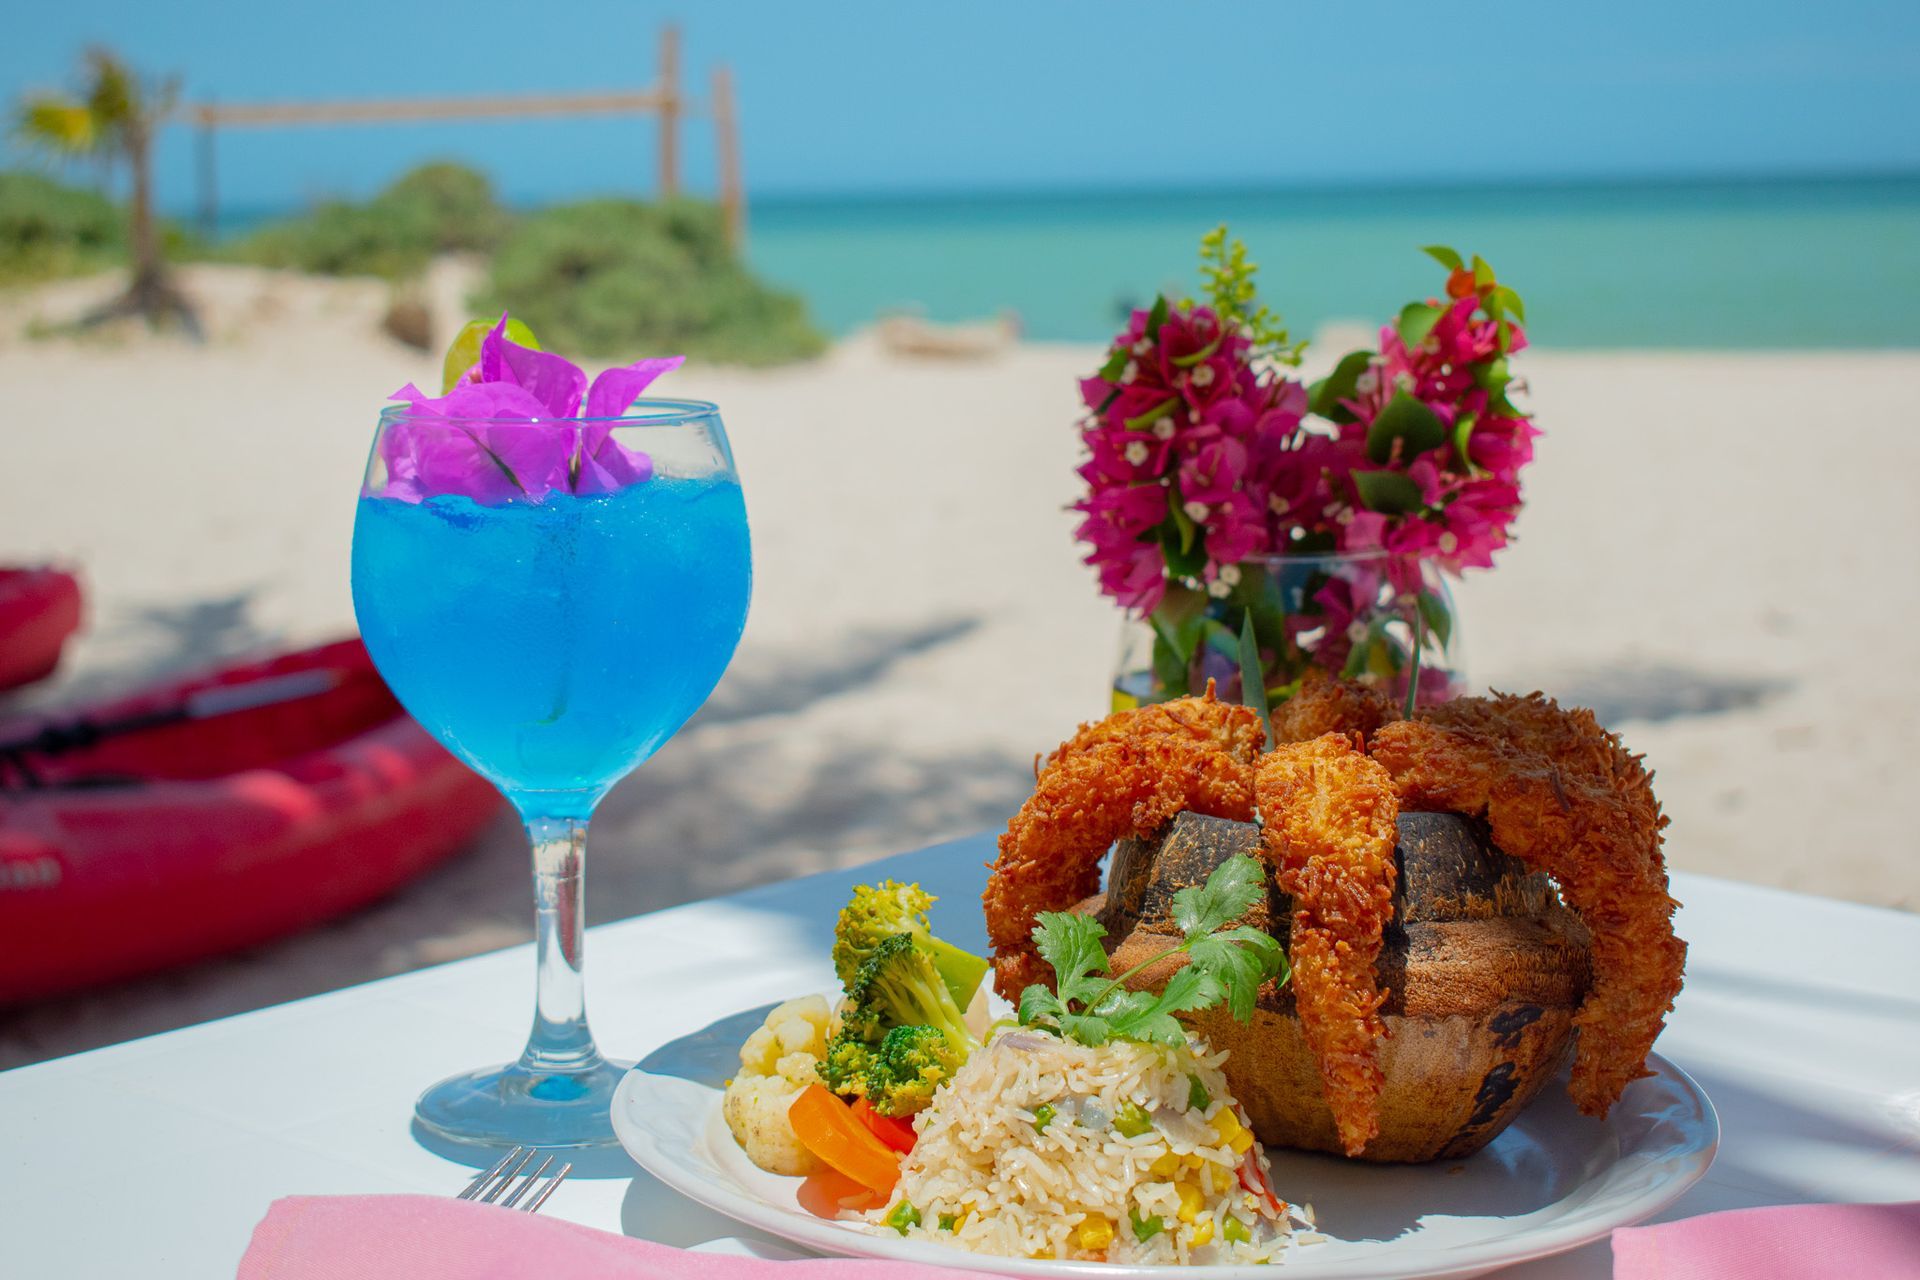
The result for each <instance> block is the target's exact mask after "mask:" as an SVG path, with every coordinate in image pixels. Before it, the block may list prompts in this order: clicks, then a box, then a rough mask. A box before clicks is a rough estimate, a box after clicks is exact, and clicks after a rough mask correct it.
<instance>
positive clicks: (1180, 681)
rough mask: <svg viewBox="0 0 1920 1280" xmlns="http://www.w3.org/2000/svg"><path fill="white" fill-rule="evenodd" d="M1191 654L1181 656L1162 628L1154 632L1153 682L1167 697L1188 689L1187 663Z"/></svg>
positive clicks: (1178, 694)
mask: <svg viewBox="0 0 1920 1280" xmlns="http://www.w3.org/2000/svg"><path fill="white" fill-rule="evenodd" d="M1190 661H1191V655H1189V656H1188V657H1185V658H1183V657H1181V656H1180V654H1179V653H1178V652H1177V651H1176V650H1175V649H1174V647H1173V645H1172V644H1170V643H1169V642H1168V641H1167V637H1166V635H1165V634H1164V633H1163V632H1162V631H1161V630H1160V628H1158V627H1155V628H1154V634H1153V683H1154V685H1155V686H1156V687H1157V688H1158V689H1160V690H1163V691H1164V694H1165V696H1166V697H1178V696H1180V695H1181V694H1184V693H1185V692H1186V691H1187V670H1188V667H1187V664H1188V662H1190Z"/></svg>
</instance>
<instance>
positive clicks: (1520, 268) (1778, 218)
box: [749, 175, 1920, 348]
mask: <svg viewBox="0 0 1920 1280" xmlns="http://www.w3.org/2000/svg"><path fill="white" fill-rule="evenodd" d="M750 219H751V226H750V230H749V253H750V255H751V257H752V259H753V262H754V265H755V266H756V267H757V268H758V269H760V270H761V271H762V272H764V273H765V274H766V275H768V276H770V277H772V278H773V279H775V280H777V281H779V282H781V283H782V284H785V285H787V286H789V287H791V288H794V289H797V290H798V291H799V292H800V293H801V294H802V295H803V296H805V297H806V299H807V300H808V302H809V304H810V305H811V306H812V307H813V309H814V313H815V315H816V316H817V317H818V318H819V320H820V321H821V322H822V323H823V324H824V325H825V326H826V327H828V328H829V329H831V330H832V331H834V332H836V333H844V332H846V331H847V330H848V329H851V328H854V327H857V326H859V325H862V324H865V323H867V322H869V321H871V320H872V319H873V317H874V316H875V314H876V313H878V312H880V311H882V310H884V309H889V308H904V309H917V310H919V311H921V312H923V313H924V314H926V315H928V316H931V317H932V318H934V319H938V320H961V319H974V318H979V317H983V316H989V315H992V314H994V313H996V312H999V311H1001V310H1002V309H1011V310H1013V311H1015V312H1016V313H1018V315H1019V317H1020V319H1021V321H1022V323H1023V325H1024V328H1025V332H1026V333H1027V335H1028V336H1030V337H1034V338H1040V339H1057V340H1079V341H1104V340H1105V339H1106V338H1108V337H1110V336H1111V335H1112V333H1113V331H1114V329H1115V328H1116V327H1117V324H1116V322H1117V318H1118V316H1119V314H1120V312H1121V311H1122V310H1123V309H1124V308H1125V307H1126V306H1128V305H1139V304H1143V303H1144V302H1146V301H1149V300H1151V298H1152V296H1153V294H1154V292H1155V291H1156V290H1159V289H1169V290H1172V291H1175V293H1176V296H1177V295H1178V294H1181V293H1184V292H1186V291H1189V290H1191V288H1192V287H1193V281H1194V269H1193V263H1194V252H1195V247H1196V245H1197V242H1198V240H1199V238H1200V235H1201V233H1202V232H1204V231H1205V230H1207V229H1208V228H1209V227H1211V226H1213V225H1214V224H1216V223H1218V222H1220V221H1223V220H1224V221H1227V222H1230V223H1231V224H1232V226H1233V229H1234V232H1235V233H1236V234H1237V235H1239V236H1240V237H1241V238H1243V239H1244V240H1246V242H1247V244H1248V247H1249V250H1250V251H1251V253H1252V255H1253V256H1254V258H1255V259H1257V260H1258V261H1259V262H1260V263H1261V265H1262V268H1263V269H1262V272H1261V277H1260V279H1261V283H1262V288H1263V291H1264V293H1265V295H1266V297H1267V299H1268V301H1269V302H1270V304H1271V305H1273V306H1275V307H1277V308H1278V309H1279V310H1280V311H1281V312H1282V313H1283V314H1284V315H1285V316H1286V318H1287V320H1288V322H1289V324H1290V325H1291V326H1292V327H1293V329H1294V331H1295V332H1296V334H1305V335H1310V334H1311V333H1312V332H1313V330H1314V329H1315V328H1316V327H1317V326H1319V325H1321V324H1323V323H1326V322H1328V321H1344V320H1366V321H1373V322H1378V321H1379V320H1381V319H1383V318H1385V317H1387V316H1389V315H1391V314H1392V313H1393V312H1394V311H1396V310H1397V309H1398V308H1399V306H1400V305H1401V304H1402V303H1403V302H1405V301H1407V300H1408V299H1410V298H1412V297H1414V296H1415V295H1424V294H1428V293H1432V292H1435V291H1437V290H1438V288H1439V286H1440V279H1441V277H1440V275H1439V274H1438V272H1437V269H1436V268H1434V267H1433V266H1432V265H1431V264H1430V263H1429V262H1428V260H1427V259H1426V258H1424V257H1423V256H1421V255H1420V254H1419V252H1418V248H1419V246H1421V245H1423V244H1432V243H1435V242H1440V243H1447V244H1452V245H1454V246H1455V247H1457V248H1459V249H1462V250H1464V251H1466V252H1469V253H1472V252H1478V253H1480V254H1483V255H1484V256H1485V257H1486V258H1487V259H1488V260H1489V261H1491V262H1492V263H1493V264H1494V266H1495V267H1496V268H1497V269H1498V270H1499V273H1500V276H1501V278H1502V279H1504V280H1507V281H1509V282H1510V283H1512V284H1513V285H1514V286H1515V287H1516V288H1517V289H1519V291H1520V292H1521V294H1522V295H1523V296H1524V297H1525V299H1526V303H1527V318H1528V321H1529V325H1528V328H1529V330H1530V332H1531V333H1532V335H1533V337H1534V340H1535V342H1537V343H1540V344H1544V345H1547V346H1552V347H1713V348H1786V347H1840V348H1846V347H1855V348H1858V347H1912V346H1920V304H1917V301H1916V300H1920V175H1915V176H1908V177H1892V178H1880V179H1846V180H1831V181H1825V180H1811V179H1806V180H1754V181H1716V182H1670V183H1614V184H1577V185H1561V186H1514V187H1507V188H1492V187H1460V188H1406V189H1387V188H1375V189H1368V190H1300V191H1239V192H1235V191H1225V190H1222V191H1192V192H1179V193H1159V194H1155V193H1131V194H1129V193H1105V194H1085V195H1023V194H1008V195H956V196H947V197H940V198H933V197H927V198H919V199H898V198H885V199H881V198H873V199H833V200H805V201H802V200H774V199H763V200H759V201H756V202H755V203H754V204H753V206H752V208H751V210H750Z"/></svg>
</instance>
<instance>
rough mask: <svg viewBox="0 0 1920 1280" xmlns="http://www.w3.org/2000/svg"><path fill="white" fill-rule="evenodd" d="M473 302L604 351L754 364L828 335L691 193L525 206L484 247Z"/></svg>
mask: <svg viewBox="0 0 1920 1280" xmlns="http://www.w3.org/2000/svg"><path fill="white" fill-rule="evenodd" d="M475 305H476V306H478V307H479V308H481V309H482V310H498V309H500V308H503V307H504V308H505V309H507V310H508V311H511V312H512V313H513V314H514V315H516V316H518V317H520V318H521V319H523V320H525V321H526V322H527V323H528V324H529V325H531V326H533V330H534V332H535V333H537V334H539V335H540V342H541V345H543V346H545V347H547V348H548V349H550V350H559V351H568V352H576V353H579V354H581V355H589V356H602V357H611V358H615V359H633V358H636V357H638V356H641V355H648V354H666V353H669V352H671V353H676V354H682V353H683V354H685V355H687V356H690V357H692V358H695V359H700V360H713V361H719V362H724V363H734V364H754V365H765V364H778V363H780V362H782V361H787V360H797V359H803V358H805V357H808V356H813V355H817V354H819V353H820V352H821V351H822V350H824V349H825V348H826V345H827V340H826V338H825V337H824V336H823V335H822V334H821V333H820V332H819V331H818V330H817V329H815V328H814V327H813V324H812V322H811V321H810V320H809V319H808V318H807V312H806V306H805V304H804V303H803V302H802V301H801V300H800V299H799V298H798V297H796V296H794V295H793V294H789V293H782V292H779V291H777V290H774V289H770V288H768V287H767V286H766V285H764V284H762V283H761V282H760V281H758V280H756V279H755V278H754V277H753V276H752V275H751V274H750V273H749V272H748V271H747V269H746V267H745V265H744V264H743V263H741V261H740V260H739V258H738V257H736V256H735V255H734V253H733V250H732V248H731V247H730V246H729V245H728V244H727V240H726V234H725V230H724V227H723V225H722V222H721V217H720V212H719V210H718V209H717V208H715V207H714V206H713V205H710V204H706V203H704V202H699V201H693V200H674V201H663V202H660V203H657V204H643V203H640V202H638V201H633V200H611V199H609V200H590V201H586V202H584V203H580V204H573V205H560V206H556V207H554V208H550V209H547V210H545V211H543V212H541V213H538V214H534V215H532V216H530V217H527V218H525V219H523V220H522V221H520V222H519V223H518V225H517V226H516V227H515V228H514V229H513V230H512V231H511V232H510V233H509V234H508V235H507V238H506V239H505V240H504V241H503V242H502V243H501V245H500V247H499V249H498V250H497V251H496V252H495V254H494V258H493V269H492V272H491V275H490V277H489V279H488V282H487V289H486V292H485V293H484V294H483V295H482V296H481V297H479V298H477V299H475Z"/></svg>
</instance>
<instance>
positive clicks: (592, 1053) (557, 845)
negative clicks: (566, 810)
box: [520, 817, 600, 1075]
mask: <svg viewBox="0 0 1920 1280" xmlns="http://www.w3.org/2000/svg"><path fill="white" fill-rule="evenodd" d="M527 836H528V837H529V838H530V839H531V840H532V841H533V927H534V941H533V945H534V956H535V959H536V961H537V963H538V965H539V969H538V971H537V977H536V985H535V992H534V1012H533V1032H532V1034H530V1035H529V1036H528V1037H527V1047H526V1049H525V1050H524V1051H523V1052H522V1053H521V1054H520V1065H521V1066H523V1067H525V1068H527V1069H528V1070H530V1071H537V1072H540V1073H542V1074H557V1075H574V1074H576V1073H579V1072H581V1071H584V1070H587V1069H588V1068H590V1067H593V1066H594V1065H596V1064H597V1063H598V1062H599V1061H600V1050H599V1049H598V1048H596V1047H595V1046H594V1043H593V1032H592V1030H591V1029H590V1028H589V1027H588V1026H587V1003H586V987H585V985H584V982H583V980H582V978H581V965H582V963H583V962H584V960H585V958H586V956H585V943H586V937H585V934H586V914H585V908H584V903H585V901H586V900H585V898H584V896H583V895H582V892H581V891H582V890H583V889H584V888H585V886H586V858H587V820H586V819H585V818H549V817H541V818H528V819H527Z"/></svg>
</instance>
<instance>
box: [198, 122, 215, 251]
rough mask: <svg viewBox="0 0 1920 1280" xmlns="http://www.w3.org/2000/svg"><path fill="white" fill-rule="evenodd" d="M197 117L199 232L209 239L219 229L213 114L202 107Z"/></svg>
mask: <svg viewBox="0 0 1920 1280" xmlns="http://www.w3.org/2000/svg"><path fill="white" fill-rule="evenodd" d="M199 119H200V131H199V133H198V135H196V137H197V141H198V143H199V145H198V146H197V147H196V148H195V151H196V153H197V154H196V156H195V159H196V160H197V161H198V162H199V163H198V164H197V165H196V166H195V168H196V169H197V171H198V174H199V180H200V233H201V234H202V235H204V236H205V237H206V238H207V239H209V240H211V239H213V238H214V236H215V235H216V234H217V233H218V232H219V230H220V186H219V181H218V176H217V174H216V173H215V170H214V157H213V141H214V124H213V114H212V113H211V112H209V111H207V110H205V109H202V110H201V111H200V112H199Z"/></svg>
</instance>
